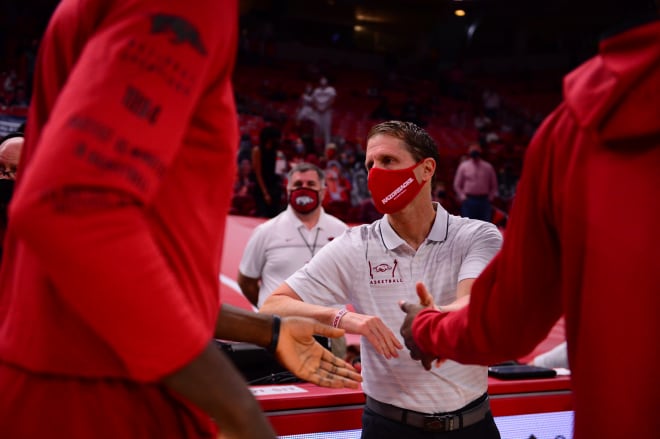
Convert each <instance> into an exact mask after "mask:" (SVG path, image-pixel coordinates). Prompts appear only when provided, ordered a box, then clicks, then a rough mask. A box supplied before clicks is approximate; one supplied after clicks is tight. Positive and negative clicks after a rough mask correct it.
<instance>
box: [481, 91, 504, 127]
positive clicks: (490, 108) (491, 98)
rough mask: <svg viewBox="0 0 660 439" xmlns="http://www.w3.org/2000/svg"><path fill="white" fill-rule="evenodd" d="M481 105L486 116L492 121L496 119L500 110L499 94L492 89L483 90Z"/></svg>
mask: <svg viewBox="0 0 660 439" xmlns="http://www.w3.org/2000/svg"><path fill="white" fill-rule="evenodd" d="M483 105H484V112H485V113H486V116H488V117H489V118H490V119H491V120H493V121H494V120H497V117H498V115H499V111H500V95H499V94H497V92H495V91H494V90H490V89H486V90H484V93H483Z"/></svg>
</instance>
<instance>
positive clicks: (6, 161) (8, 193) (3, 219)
mask: <svg viewBox="0 0 660 439" xmlns="http://www.w3.org/2000/svg"><path fill="white" fill-rule="evenodd" d="M22 149H23V132H22V131H16V132H14V133H11V134H8V135H7V136H5V137H4V138H3V139H2V143H0V261H2V246H3V241H4V236H5V230H7V208H8V206H9V202H10V201H11V197H12V195H13V194H14V182H15V180H16V171H17V169H18V162H19V160H20V157H21V150H22Z"/></svg>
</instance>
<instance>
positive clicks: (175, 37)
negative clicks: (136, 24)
mask: <svg viewBox="0 0 660 439" xmlns="http://www.w3.org/2000/svg"><path fill="white" fill-rule="evenodd" d="M151 33H152V34H171V36H172V37H171V38H170V43H172V44H175V45H178V44H190V46H191V47H192V48H193V49H195V50H196V51H197V52H199V53H200V54H201V55H206V54H207V52H206V48H205V47H204V44H203V43H202V38H201V36H200V35H199V31H198V30H197V28H196V27H195V26H194V25H193V24H192V23H190V22H189V21H188V20H186V19H184V18H182V17H179V16H178V15H167V14H154V15H152V16H151Z"/></svg>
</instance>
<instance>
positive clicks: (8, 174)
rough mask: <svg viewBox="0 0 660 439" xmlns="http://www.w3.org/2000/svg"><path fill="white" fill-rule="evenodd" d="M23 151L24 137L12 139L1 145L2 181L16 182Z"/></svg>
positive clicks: (0, 171)
mask: <svg viewBox="0 0 660 439" xmlns="http://www.w3.org/2000/svg"><path fill="white" fill-rule="evenodd" d="M22 149H23V137H11V138H9V139H7V140H5V141H4V142H2V143H0V179H10V180H14V179H15V178H16V169H17V168H18V161H19V160H20V158H21V150H22Z"/></svg>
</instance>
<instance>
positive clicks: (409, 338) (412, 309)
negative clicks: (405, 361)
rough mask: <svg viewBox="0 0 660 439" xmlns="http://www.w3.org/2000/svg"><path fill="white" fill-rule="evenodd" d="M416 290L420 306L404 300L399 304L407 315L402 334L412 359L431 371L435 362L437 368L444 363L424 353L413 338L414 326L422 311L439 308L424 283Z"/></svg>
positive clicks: (402, 326) (419, 284)
mask: <svg viewBox="0 0 660 439" xmlns="http://www.w3.org/2000/svg"><path fill="white" fill-rule="evenodd" d="M415 288H416V290H417V297H419V304H414V303H407V302H405V301H403V300H402V301H400V302H399V307H400V308H401V311H403V312H405V313H406V317H405V319H404V320H403V324H402V325H401V331H400V332H401V336H402V337H403V340H404V343H405V344H406V347H407V348H408V349H409V350H410V358H412V359H413V360H418V361H421V362H422V366H424V369H426V370H431V367H432V365H433V360H436V364H435V365H436V367H439V366H440V365H441V364H442V363H443V361H441V360H437V359H436V358H435V357H434V356H432V355H430V354H426V353H424V352H422V350H421V349H420V348H419V346H417V343H415V339H414V338H413V332H412V324H413V321H414V320H415V317H417V314H419V313H420V312H421V311H422V310H424V309H428V308H431V309H436V310H439V308H438V307H437V306H435V303H434V302H433V296H431V294H430V293H429V291H428V290H427V289H426V286H425V285H424V283H423V282H417V284H416V285H415Z"/></svg>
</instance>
